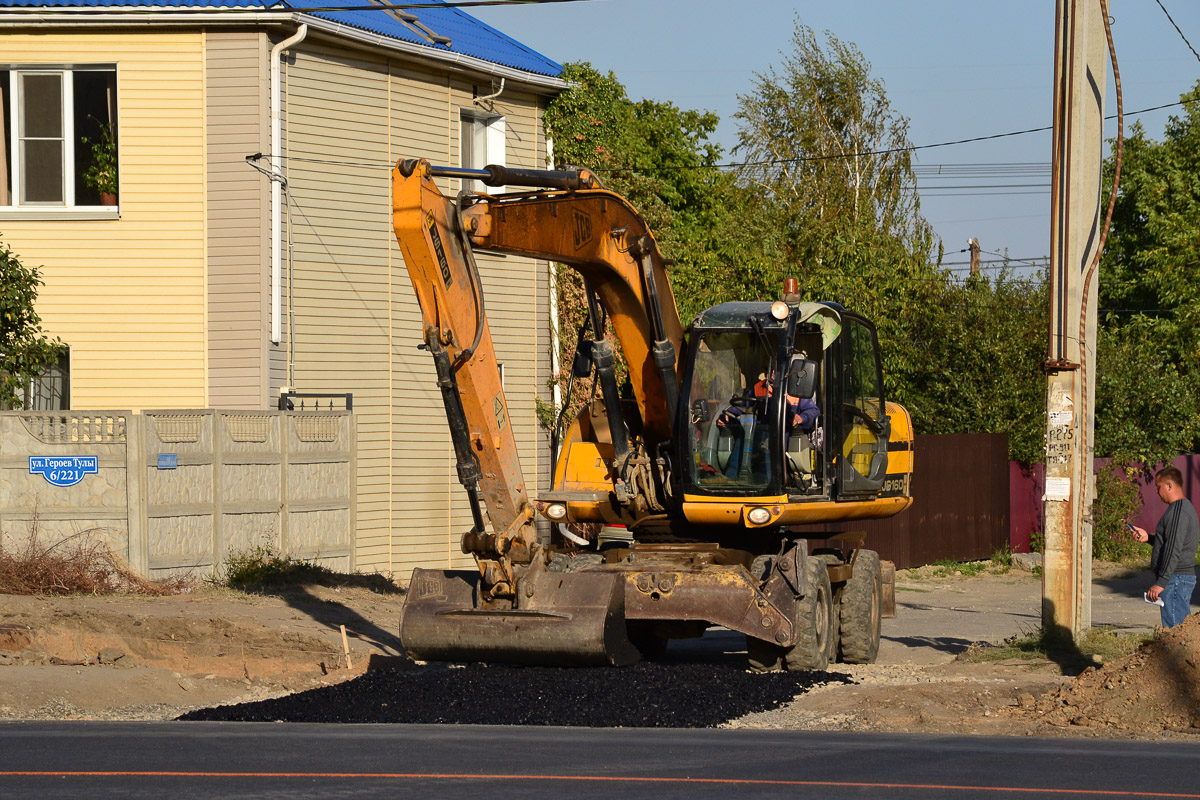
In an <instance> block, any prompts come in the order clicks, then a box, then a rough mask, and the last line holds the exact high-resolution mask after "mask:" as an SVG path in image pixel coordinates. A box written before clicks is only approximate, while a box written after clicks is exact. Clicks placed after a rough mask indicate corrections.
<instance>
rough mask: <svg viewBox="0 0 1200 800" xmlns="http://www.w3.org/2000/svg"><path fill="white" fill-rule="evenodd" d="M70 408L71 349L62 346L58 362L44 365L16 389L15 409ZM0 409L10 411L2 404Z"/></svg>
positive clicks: (51, 409)
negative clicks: (38, 372)
mask: <svg viewBox="0 0 1200 800" xmlns="http://www.w3.org/2000/svg"><path fill="white" fill-rule="evenodd" d="M70 408H71V351H70V349H69V348H66V347H64V348H63V349H62V350H61V351H60V352H59V354H58V362H57V363H55V364H54V365H52V366H49V367H46V368H44V369H43V370H42V372H41V374H39V375H38V376H37V377H35V378H33V379H32V380H31V381H29V383H27V384H25V386H23V387H22V388H20V389H18V390H17V405H16V406H15V410H17V411H20V410H22V409H23V410H25V411H67V410H68V409H70ZM0 410H3V411H11V410H14V409H12V408H8V407H7V406H6V405H4V404H0Z"/></svg>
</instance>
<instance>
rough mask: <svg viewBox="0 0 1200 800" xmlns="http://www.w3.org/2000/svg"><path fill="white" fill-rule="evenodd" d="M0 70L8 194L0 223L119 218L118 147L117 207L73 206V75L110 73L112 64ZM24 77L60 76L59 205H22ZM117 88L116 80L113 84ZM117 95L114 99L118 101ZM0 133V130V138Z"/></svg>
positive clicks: (6, 67) (16, 66) (0, 210)
mask: <svg viewBox="0 0 1200 800" xmlns="http://www.w3.org/2000/svg"><path fill="white" fill-rule="evenodd" d="M0 69H4V70H7V71H8V75H9V83H8V86H6V87H4V91H5V96H6V100H7V101H8V118H9V125H10V126H11V130H10V131H9V139H8V141H9V152H7V153H5V154H4V155H5V157H6V158H7V159H8V170H9V175H10V176H11V184H12V192H11V194H10V196H9V204H8V205H0V220H5V219H29V218H31V217H33V218H41V219H116V218H117V217H119V216H120V197H121V192H120V180H121V178H120V175H121V169H120V159H121V148H120V146H119V145H118V147H117V162H118V167H117V181H118V189H117V205H115V206H105V205H76V203H75V177H76V173H75V136H76V134H75V114H74V108H75V73H76V72H112V73H114V74H116V72H117V67H116V65H115V64H4V63H0ZM25 75H59V76H61V77H62V109H61V112H62V137H63V184H64V185H63V200H62V202H43V201H34V202H26V201H24V199H23V198H22V196H21V195H22V193H23V192H22V190H23V188H24V187H23V186H22V183H21V177H22V176H21V172H22V157H21V153H22V147H21V141H22V137H21V135H20V133H21V93H22V91H23V87H22V85H21V78H22V76H25ZM117 83H118V86H119V83H120V82H119V79H118V81H117ZM119 97H120V95H119V93H118V100H119ZM2 134H3V132H2V131H0V135H2Z"/></svg>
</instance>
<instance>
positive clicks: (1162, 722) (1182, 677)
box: [1024, 614, 1200, 734]
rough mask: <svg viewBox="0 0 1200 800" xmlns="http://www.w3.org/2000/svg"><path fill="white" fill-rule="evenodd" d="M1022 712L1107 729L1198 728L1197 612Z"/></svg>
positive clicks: (1199, 622) (1199, 651)
mask: <svg viewBox="0 0 1200 800" xmlns="http://www.w3.org/2000/svg"><path fill="white" fill-rule="evenodd" d="M1024 713H1026V714H1032V715H1037V716H1040V717H1041V718H1042V720H1043V721H1044V722H1046V723H1049V724H1051V725H1059V726H1068V725H1069V726H1080V727H1088V728H1098V729H1104V730H1107V731H1110V732H1113V733H1118V732H1129V733H1130V734H1147V733H1158V732H1163V731H1173V732H1188V733H1200V614H1193V615H1192V616H1190V617H1188V618H1187V619H1186V620H1185V621H1184V622H1183V624H1181V625H1177V626H1176V627H1174V628H1172V629H1171V630H1168V631H1163V632H1161V633H1160V634H1159V635H1158V636H1157V637H1155V638H1154V639H1153V640H1152V641H1150V642H1147V643H1146V644H1144V645H1142V647H1141V648H1139V649H1138V650H1137V651H1136V652H1134V653H1131V654H1130V655H1128V656H1126V657H1125V658H1123V659H1121V660H1119V661H1114V662H1113V663H1111V664H1106V665H1104V666H1103V667H1101V668H1099V669H1089V670H1087V671H1086V672H1084V673H1082V674H1081V675H1079V677H1077V678H1075V680H1073V681H1071V682H1070V683H1068V684H1066V685H1064V686H1062V687H1060V688H1058V689H1057V690H1055V691H1053V692H1050V693H1048V694H1046V695H1044V696H1042V697H1041V698H1040V699H1039V700H1038V701H1037V703H1036V705H1035V706H1034V708H1032V709H1028V710H1026V711H1025V712H1024Z"/></svg>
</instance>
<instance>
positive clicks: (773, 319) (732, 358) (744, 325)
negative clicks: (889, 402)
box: [679, 301, 890, 503]
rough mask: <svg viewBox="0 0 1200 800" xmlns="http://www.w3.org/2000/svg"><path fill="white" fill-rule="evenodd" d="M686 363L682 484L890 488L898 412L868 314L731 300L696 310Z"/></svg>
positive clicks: (802, 490) (732, 493)
mask: <svg viewBox="0 0 1200 800" xmlns="http://www.w3.org/2000/svg"><path fill="white" fill-rule="evenodd" d="M684 372H685V376H684V382H683V396H684V397H686V398H687V403H686V406H685V407H684V408H683V409H681V412H682V413H683V414H685V415H686V417H685V418H684V419H681V420H680V421H679V424H680V430H681V431H684V432H686V434H687V435H686V436H683V437H680V439H679V441H680V444H681V446H682V447H684V448H685V452H682V453H680V454H679V463H681V464H683V465H686V469H685V470H684V472H683V475H682V476H681V479H682V482H683V490H684V494H685V496H686V495H691V496H695V497H709V498H714V499H715V498H729V499H734V498H756V497H758V498H761V497H767V496H770V497H786V498H787V502H789V503H792V502H796V503H804V502H815V501H821V500H824V501H829V500H840V499H850V498H854V497H860V498H861V497H870V496H873V495H876V494H879V493H880V492H881V491H882V489H883V485H884V482H885V476H886V474H887V466H888V463H887V459H888V455H887V454H888V439H889V433H890V421H889V418H888V416H887V414H886V413H885V410H886V403H885V402H884V400H883V396H882V393H883V385H882V380H881V373H880V367H879V350H878V343H877V340H876V336H875V331H874V328H873V327H872V326H871V325H870V323H869V322H867V321H866V320H864V319H862V318H861V317H858V316H857V315H854V314H851V313H849V312H846V311H845V310H844V309H842V308H840V307H839V306H836V305H834V304H825V303H803V304H798V303H797V304H787V303H783V302H781V301H780V302H776V303H765V302H764V303H724V304H721V305H719V306H714V307H713V308H710V309H708V310H707V311H704V312H702V313H701V314H700V315H698V316H697V318H696V320H695V322H694V323H693V325H692V327H691V330H690V347H689V350H688V353H687V356H686V360H685V368H684Z"/></svg>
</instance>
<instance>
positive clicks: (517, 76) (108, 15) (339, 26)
mask: <svg viewBox="0 0 1200 800" xmlns="http://www.w3.org/2000/svg"><path fill="white" fill-rule="evenodd" d="M282 22H293V23H296V24H307V25H308V26H309V27H310V28H311V29H313V30H314V31H321V32H322V33H327V34H330V35H333V36H336V37H339V38H343V39H349V40H351V41H355V42H358V43H360V44H364V45H369V46H371V47H374V48H378V49H380V50H387V51H391V52H394V53H401V54H403V55H407V56H413V57H416V58H421V59H428V60H431V61H437V62H440V63H442V64H447V65H451V66H455V67H458V68H459V69H461V70H463V71H464V72H475V73H483V74H485V75H494V76H496V77H498V78H507V79H509V80H511V81H514V82H516V83H521V84H525V85H529V86H536V87H539V88H544V89H553V90H555V91H559V90H562V89H566V88H568V87H569V86H570V84H569V83H568V82H567V81H564V80H563V79H561V78H555V77H553V76H550V75H539V74H538V73H536V72H528V71H526V70H523V69H517V68H516V67H506V66H504V65H502V64H494V63H492V62H490V61H486V60H484V59H482V58H477V57H475V56H468V55H463V54H461V53H454V52H450V51H447V50H443V49H440V48H436V47H428V46H426V45H420V44H416V43H415V42H406V41H404V40H402V39H392V38H389V37H387V36H384V35H382V34H378V33H372V32H370V31H366V30H362V29H361V28H354V27H351V26H349V25H345V24H343V23H340V22H334V21H332V20H327V19H324V18H322V17H314V16H311V15H309V14H304V13H300V12H293V11H257V10H244V11H242V10H237V9H229V10H228V11H216V12H208V11H182V10H181V11H151V12H146V11H142V10H141V8H137V9H120V10H119V9H107V10H106V11H105V12H103V13H94V12H83V13H77V12H59V13H46V12H45V11H44V10H41V9H39V10H38V11H30V12H26V11H24V10H22V9H20V8H6V9H4V14H3V15H2V17H0V28H25V27H30V26H43V25H45V26H56V27H58V26H63V27H67V26H84V25H86V26H88V27H95V26H97V25H109V26H113V27H120V26H129V25H174V26H178V25H183V24H189V23H203V24H205V25H246V24H247V23H249V24H263V23H274V24H278V23H282Z"/></svg>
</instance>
